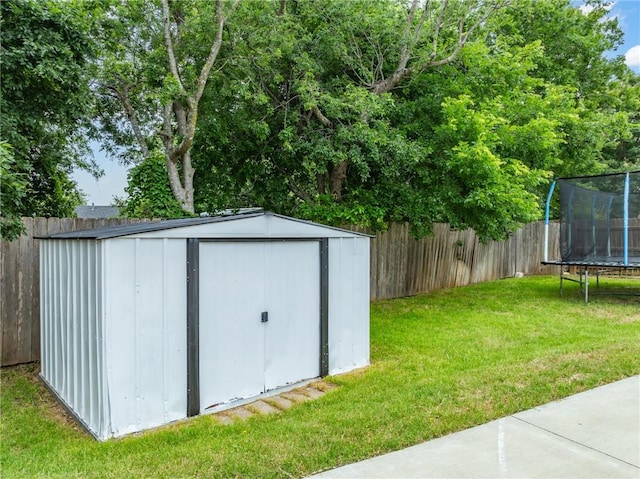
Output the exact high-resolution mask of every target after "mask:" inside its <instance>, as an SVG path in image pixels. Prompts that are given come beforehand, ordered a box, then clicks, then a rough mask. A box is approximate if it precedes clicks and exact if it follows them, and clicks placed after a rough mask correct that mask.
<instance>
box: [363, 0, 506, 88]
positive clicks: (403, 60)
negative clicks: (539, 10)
mask: <svg viewBox="0 0 640 479" xmlns="http://www.w3.org/2000/svg"><path fill="white" fill-rule="evenodd" d="M511 1H512V0H499V1H496V2H495V3H492V4H490V5H489V6H488V7H487V9H486V11H485V12H484V14H483V15H481V16H480V18H478V19H477V20H476V21H475V22H474V23H473V24H472V25H471V27H470V28H469V29H468V30H467V31H466V32H465V31H464V19H460V20H459V22H458V40H457V42H456V46H455V48H454V50H453V51H452V52H451V53H450V54H449V55H448V56H446V57H444V58H441V59H439V60H436V57H437V55H438V41H439V38H440V32H441V30H442V27H443V25H444V20H445V9H446V8H447V5H448V0H444V1H443V2H442V4H441V6H440V11H439V13H438V17H437V19H436V22H435V24H434V27H433V44H432V51H431V54H430V55H429V59H428V60H427V61H425V62H422V63H421V64H419V65H417V66H408V65H409V60H410V58H411V49H412V48H413V47H414V46H415V44H416V43H417V42H418V39H419V37H420V34H421V31H422V27H423V25H424V23H425V21H426V19H427V17H428V15H429V8H430V3H429V1H427V2H426V4H425V8H424V10H423V13H422V16H421V18H420V21H419V23H418V25H417V26H416V27H415V29H414V30H413V35H411V24H412V23H413V22H414V19H415V11H416V8H417V5H418V2H419V0H413V2H412V4H411V8H410V10H409V14H408V16H407V21H406V24H405V29H404V32H403V44H402V46H401V48H400V58H399V59H398V66H397V67H396V70H395V71H394V72H393V74H392V75H390V76H389V77H387V78H385V79H382V80H380V81H378V82H375V83H374V84H373V85H372V86H371V88H370V90H371V91H372V92H374V93H377V94H382V93H387V92H389V91H391V90H392V89H393V88H395V87H396V86H398V84H399V83H400V82H401V81H402V80H404V79H405V78H407V77H409V76H411V75H413V74H414V73H415V72H416V71H424V70H426V69H427V68H434V67H439V66H442V65H446V64H448V63H451V62H452V61H454V60H455V59H456V57H457V56H458V55H459V53H460V51H461V50H462V48H463V47H464V46H465V45H466V43H467V41H468V40H469V38H470V37H471V35H472V34H473V32H474V31H475V30H476V29H477V28H478V27H479V26H480V25H482V24H483V23H484V22H485V21H486V20H487V18H489V16H490V15H491V14H492V13H494V12H495V11H496V10H498V9H500V8H504V7H506V6H507V5H509V4H510V3H511ZM409 36H412V38H411V39H409V38H408V37H409Z"/></svg>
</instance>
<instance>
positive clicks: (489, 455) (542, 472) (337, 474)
mask: <svg viewBox="0 0 640 479" xmlns="http://www.w3.org/2000/svg"><path fill="white" fill-rule="evenodd" d="M313 477H314V478H385V479H394V478H609V479H611V478H635V479H640V376H634V377H631V378H628V379H624V380H622V381H618V382H616V383H613V384H608V385H606V386H602V387H599V388H596V389H592V390H590V391H586V392H583V393H580V394H576V395H575V396H570V397H568V398H566V399H563V400H560V401H556V402H553V403H549V404H546V405H544V406H540V407H536V408H534V409H530V410H528V411H524V412H521V413H517V414H514V415H512V416H508V417H505V418H502V419H498V420H497V421H493V422H490V423H488V424H484V425H482V426H477V427H474V428H471V429H467V430H465V431H461V432H458V433H455V434H451V435H449V436H445V437H441V438H439V439H434V440H432V441H428V442H425V443H422V444H419V445H417V446H413V447H410V448H408V449H403V450H400V451H396V452H392V453H390V454H385V455H384V456H379V457H375V458H373V459H368V460H366V461H362V462H358V463H355V464H350V465H348V466H344V467H340V468H338V469H334V470H330V471H326V472H324V473H321V474H318V475H315V476H313Z"/></svg>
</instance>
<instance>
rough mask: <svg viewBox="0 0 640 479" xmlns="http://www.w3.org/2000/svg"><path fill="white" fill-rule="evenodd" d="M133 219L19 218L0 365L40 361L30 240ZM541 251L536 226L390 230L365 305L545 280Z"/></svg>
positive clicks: (5, 288) (5, 259) (5, 251)
mask: <svg viewBox="0 0 640 479" xmlns="http://www.w3.org/2000/svg"><path fill="white" fill-rule="evenodd" d="M139 221H141V220H125V219H109V220H105V219H77V218H62V219H61V218H24V223H25V226H26V229H27V232H26V235H24V236H22V237H21V238H20V239H18V240H16V241H12V242H9V241H2V242H1V243H0V301H1V303H0V320H1V321H2V324H1V327H0V335H1V337H0V345H1V346H0V347H1V348H2V354H1V357H2V366H8V365H12V364H19V363H25V362H31V361H37V360H38V359H39V358H40V290H39V274H40V269H39V249H38V248H39V246H38V243H39V241H38V240H37V239H35V238H37V237H41V236H47V235H50V234H54V233H60V232H65V231H78V230H83V229H91V228H98V227H101V226H112V225H117V224H125V223H133V222H139ZM142 221H146V220H142ZM354 229H355V228H354ZM558 234H559V227H558V225H557V224H553V225H551V228H550V238H549V245H551V247H552V251H551V253H550V258H557V257H558V253H557V249H558V246H557V245H558ZM543 248H544V225H543V223H533V224H530V225H527V226H525V227H524V228H522V229H521V230H519V231H518V232H517V233H515V234H514V235H513V236H512V237H511V238H510V239H509V240H507V241H502V242H495V241H491V242H489V243H487V244H481V243H480V242H479V241H478V238H477V237H476V235H475V233H474V232H473V231H472V230H464V231H456V230H452V229H451V228H449V226H448V225H445V224H436V225H435V226H434V235H433V236H431V237H428V238H423V239H421V240H415V239H414V238H413V237H412V236H411V235H410V234H409V227H408V225H405V224H393V225H391V227H390V228H389V230H388V231H387V232H385V233H383V234H379V235H378V236H377V237H375V238H373V239H372V240H371V299H374V300H375V299H386V298H396V297H401V296H411V295H414V294H420V293H426V292H428V291H433V290H436V289H441V288H451V287H455V286H464V285H468V284H472V283H478V282H481V281H490V280H494V279H501V278H507V277H512V276H514V275H515V273H516V272H522V273H524V274H526V275H531V274H551V273H553V272H555V270H554V269H553V267H542V266H541V265H540V261H542V259H543V255H544V251H543Z"/></svg>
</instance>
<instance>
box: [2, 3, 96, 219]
mask: <svg viewBox="0 0 640 479" xmlns="http://www.w3.org/2000/svg"><path fill="white" fill-rule="evenodd" d="M95 10H98V5H97V4H94V3H92V2H89V1H87V2H79V1H69V2H52V1H34V0H11V1H6V2H2V3H0V15H1V22H2V28H1V31H0V37H1V51H2V83H1V85H0V110H1V111H2V115H0V129H1V130H2V135H3V139H4V140H5V141H7V142H8V143H9V144H11V145H12V147H13V154H14V158H15V161H14V162H13V164H12V170H13V172H14V173H15V174H16V175H20V176H21V177H22V178H26V179H27V181H28V185H27V194H26V195H24V196H23V197H22V198H21V199H20V201H19V204H16V205H15V206H16V208H17V210H16V213H19V214H21V215H24V216H31V215H37V216H72V215H73V210H74V207H75V206H77V205H78V204H80V203H81V200H82V197H81V195H80V193H79V191H78V190H77V187H76V184H75V183H74V182H73V181H72V180H71V179H70V173H71V171H72V170H73V168H74V167H83V168H86V169H88V170H90V171H93V172H95V173H96V174H97V173H98V171H97V169H96V168H95V165H94V164H93V163H92V162H90V161H87V160H85V159H83V157H86V156H87V155H88V148H87V143H86V137H85V136H84V133H85V132H86V130H85V129H84V128H83V127H85V126H88V123H89V120H90V115H91V103H92V96H91V92H90V90H89V61H90V60H91V58H93V56H94V55H95V53H96V52H95V43H94V40H93V39H92V36H91V30H92V25H93V18H94V16H93V15H92V13H93V12H94V11H95Z"/></svg>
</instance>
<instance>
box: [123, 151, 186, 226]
mask: <svg viewBox="0 0 640 479" xmlns="http://www.w3.org/2000/svg"><path fill="white" fill-rule="evenodd" d="M127 180H128V181H127V183H128V184H127V187H126V188H125V192H126V193H127V195H128V196H127V198H126V199H119V200H117V201H116V205H117V206H118V207H119V208H120V213H121V214H122V215H123V216H127V217H129V218H182V217H184V216H185V212H184V211H183V210H182V208H181V207H180V204H179V203H178V201H176V199H175V198H174V197H173V195H172V194H171V188H170V187H169V180H168V178H167V168H166V166H165V159H164V157H163V155H162V154H160V153H155V154H153V155H151V156H149V157H147V158H145V159H144V160H142V162H140V163H139V164H138V165H136V166H134V167H132V168H131V169H130V170H129V175H128V178H127Z"/></svg>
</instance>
